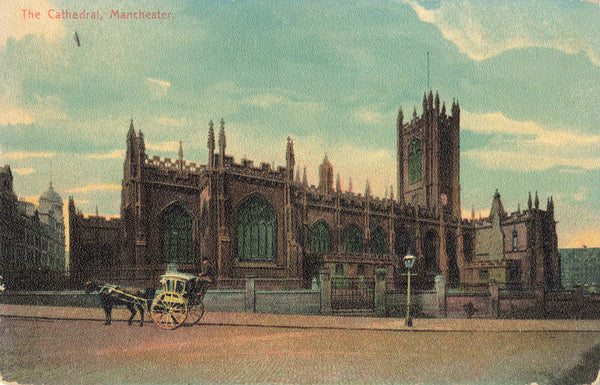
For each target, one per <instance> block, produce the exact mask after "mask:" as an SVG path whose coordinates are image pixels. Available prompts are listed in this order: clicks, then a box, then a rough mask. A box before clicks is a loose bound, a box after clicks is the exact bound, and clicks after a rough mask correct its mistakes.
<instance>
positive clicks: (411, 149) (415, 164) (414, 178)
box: [408, 139, 423, 183]
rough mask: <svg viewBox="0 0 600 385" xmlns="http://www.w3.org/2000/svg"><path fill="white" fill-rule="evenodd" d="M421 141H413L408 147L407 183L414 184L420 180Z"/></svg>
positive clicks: (421, 162) (421, 167)
mask: <svg viewBox="0 0 600 385" xmlns="http://www.w3.org/2000/svg"><path fill="white" fill-rule="evenodd" d="M421 153H422V148H421V141H420V140H419V139H415V140H413V141H412V142H411V143H410V145H409V146H408V183H415V182H418V181H420V180H421V175H422V169H423V157H422V154H421Z"/></svg>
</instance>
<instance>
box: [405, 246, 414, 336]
mask: <svg viewBox="0 0 600 385" xmlns="http://www.w3.org/2000/svg"><path fill="white" fill-rule="evenodd" d="M403 260H404V266H406V269H407V270H408V274H407V275H408V282H407V288H406V321H405V322H404V324H405V325H406V326H408V327H411V326H412V318H411V317H410V269H412V268H413V266H414V265H415V261H416V258H415V256H414V255H410V254H408V255H406V256H405V257H404V258H403Z"/></svg>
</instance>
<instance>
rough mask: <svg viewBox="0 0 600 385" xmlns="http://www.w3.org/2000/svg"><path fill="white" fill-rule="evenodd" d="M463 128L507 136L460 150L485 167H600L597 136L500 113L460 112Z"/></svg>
mask: <svg viewBox="0 0 600 385" xmlns="http://www.w3.org/2000/svg"><path fill="white" fill-rule="evenodd" d="M461 118H462V120H463V122H462V124H461V125H462V126H463V129H464V130H468V131H473V132H477V133H481V134H487V135H490V136H492V137H498V136H499V135H505V136H508V137H505V138H502V139H500V138H497V139H495V140H490V141H489V143H488V144H487V145H486V146H485V147H484V148H480V149H471V150H467V151H464V152H463V155H464V156H467V157H470V158H472V159H475V160H476V161H478V162H480V164H481V165H482V166H484V167H486V168H497V169H505V170H506V169H509V170H516V171H532V170H545V169H549V168H551V167H554V166H568V167H576V168H582V169H590V170H591V169H597V168H600V156H599V155H600V152H599V150H598V149H599V148H600V136H598V135H589V134H578V133H575V132H570V131H566V130H551V129H549V128H547V127H545V126H543V125H541V124H538V123H536V122H533V121H524V122H521V121H515V120H511V119H509V118H507V117H506V116H504V115H503V114H502V113H499V112H494V113H487V114H473V113H470V112H468V111H462V112H461Z"/></svg>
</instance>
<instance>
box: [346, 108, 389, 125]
mask: <svg viewBox="0 0 600 385" xmlns="http://www.w3.org/2000/svg"><path fill="white" fill-rule="evenodd" d="M352 116H354V118H355V119H356V120H357V121H358V122H360V123H379V122H381V121H383V115H382V114H381V113H379V112H377V111H374V110H371V109H368V108H367V107H362V108H359V109H358V110H357V111H355V112H354V113H353V114H352Z"/></svg>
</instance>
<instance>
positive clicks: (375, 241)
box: [371, 227, 388, 255]
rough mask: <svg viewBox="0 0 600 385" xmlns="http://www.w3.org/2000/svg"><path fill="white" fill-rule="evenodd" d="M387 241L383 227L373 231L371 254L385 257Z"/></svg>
mask: <svg viewBox="0 0 600 385" xmlns="http://www.w3.org/2000/svg"><path fill="white" fill-rule="evenodd" d="M387 250H388V247H387V241H386V239H385V232H384V231H383V229H382V228H381V227H378V228H377V229H375V231H373V236H372V237H371V252H372V253H373V254H377V255H383V254H385V253H386V252H387Z"/></svg>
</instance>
